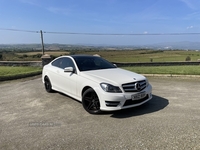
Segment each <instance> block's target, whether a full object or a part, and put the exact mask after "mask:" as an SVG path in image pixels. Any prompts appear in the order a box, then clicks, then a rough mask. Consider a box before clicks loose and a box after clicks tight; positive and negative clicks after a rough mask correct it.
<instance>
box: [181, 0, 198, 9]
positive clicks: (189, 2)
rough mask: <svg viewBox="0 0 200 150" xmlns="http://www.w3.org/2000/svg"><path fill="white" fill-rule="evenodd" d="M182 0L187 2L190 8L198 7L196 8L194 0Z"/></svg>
mask: <svg viewBox="0 0 200 150" xmlns="http://www.w3.org/2000/svg"><path fill="white" fill-rule="evenodd" d="M180 1H181V2H183V3H185V4H186V6H187V7H189V8H190V9H193V10H195V9H197V8H196V1H194V0H193V1H192V0H180Z"/></svg>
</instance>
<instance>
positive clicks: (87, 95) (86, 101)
mask: <svg viewBox="0 0 200 150" xmlns="http://www.w3.org/2000/svg"><path fill="white" fill-rule="evenodd" d="M82 105H83V108H84V109H85V110H86V111H87V112H89V113H90V114H99V113H101V110H100V102H99V98H98V96H97V94H96V92H95V91H94V90H93V89H92V88H89V89H87V90H86V91H85V92H84V93H83V97H82Z"/></svg>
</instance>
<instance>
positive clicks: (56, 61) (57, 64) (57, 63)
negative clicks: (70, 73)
mask: <svg viewBox="0 0 200 150" xmlns="http://www.w3.org/2000/svg"><path fill="white" fill-rule="evenodd" d="M61 59H62V58H59V59H56V60H55V61H53V62H52V65H53V66H55V67H59V68H60V61H61Z"/></svg>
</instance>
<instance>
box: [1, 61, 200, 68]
mask: <svg viewBox="0 0 200 150" xmlns="http://www.w3.org/2000/svg"><path fill="white" fill-rule="evenodd" d="M112 63H113V64H116V65H117V66H118V67H128V66H181V65H200V62H198V61H195V62H192V61H189V62H186V61H184V62H152V63H118V62H112ZM0 66H39V67H42V61H0Z"/></svg>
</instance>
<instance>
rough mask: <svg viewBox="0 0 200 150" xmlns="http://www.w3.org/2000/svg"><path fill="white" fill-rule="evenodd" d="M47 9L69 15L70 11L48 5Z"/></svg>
mask: <svg viewBox="0 0 200 150" xmlns="http://www.w3.org/2000/svg"><path fill="white" fill-rule="evenodd" d="M47 10H48V11H50V12H52V13H55V14H63V15H68V14H69V13H70V11H69V10H67V9H63V8H58V7H48V8H47Z"/></svg>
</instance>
